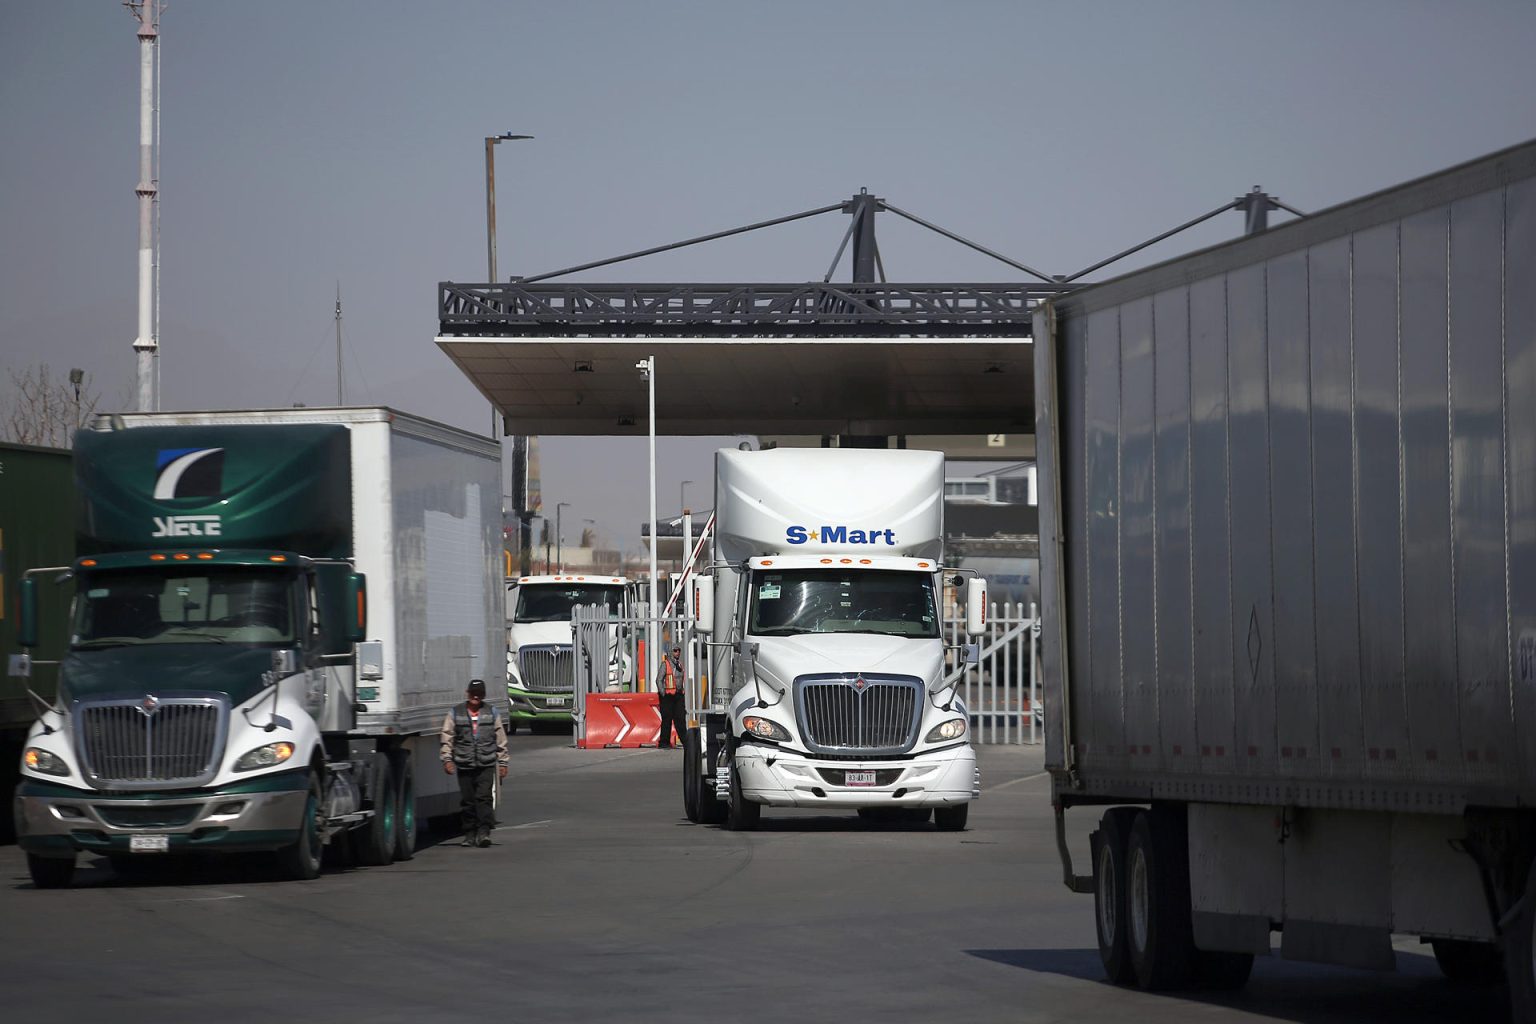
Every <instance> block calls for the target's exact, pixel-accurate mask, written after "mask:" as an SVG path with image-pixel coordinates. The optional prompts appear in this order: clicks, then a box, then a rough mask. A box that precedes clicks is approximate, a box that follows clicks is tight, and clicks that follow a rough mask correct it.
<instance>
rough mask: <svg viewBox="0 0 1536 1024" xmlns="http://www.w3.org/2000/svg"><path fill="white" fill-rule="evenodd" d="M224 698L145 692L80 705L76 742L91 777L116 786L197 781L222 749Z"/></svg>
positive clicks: (204, 778) (205, 777)
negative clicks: (136, 696) (144, 694)
mask: <svg viewBox="0 0 1536 1024" xmlns="http://www.w3.org/2000/svg"><path fill="white" fill-rule="evenodd" d="M226 718H227V716H226V714H225V708H224V702H223V701H221V700H219V699H218V698H211V697H193V698H161V699H158V700H156V699H154V698H150V697H146V698H143V699H141V700H131V701H102V702H100V703H91V704H84V705H81V706H80V707H79V708H78V709H77V712H76V719H75V721H76V723H77V729H78V733H77V735H76V740H75V742H76V744H77V745H78V749H79V752H80V757H81V760H82V761H84V762H85V768H86V771H87V772H88V773H89V774H90V776H91V778H92V780H93V781H95V782H97V783H101V784H103V785H106V786H112V787H116V788H119V789H149V788H153V787H155V786H159V785H163V784H165V783H179V784H181V785H193V786H197V785H202V784H204V783H206V782H208V781H209V780H211V779H212V778H213V776H214V773H215V772H216V770H217V769H218V761H219V758H220V756H221V755H222V754H223V753H224V728H225V721H226Z"/></svg>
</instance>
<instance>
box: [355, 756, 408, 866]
mask: <svg viewBox="0 0 1536 1024" xmlns="http://www.w3.org/2000/svg"><path fill="white" fill-rule="evenodd" d="M389 761H390V759H389V755H388V754H386V753H384V752H383V751H377V752H375V753H374V755H373V779H372V783H373V784H372V785H371V786H370V787H369V790H368V792H369V793H370V795H371V796H372V798H373V817H371V818H369V819H368V821H367V822H366V823H365V824H364V825H363V826H362V827H361V828H359V829H358V830H357V831H356V832H354V833H353V834H352V838H353V840H354V842H353V844H352V848H353V849H354V850H355V851H356V853H357V862H358V863H359V864H364V865H367V866H369V867H379V866H382V865H384V864H388V863H389V862H390V861H392V860H394V859H395V840H396V835H395V831H396V829H395V812H396V810H398V803H399V802H398V800H397V799H396V798H395V792H396V790H395V771H394V768H393V766H392V765H391V764H390V763H389Z"/></svg>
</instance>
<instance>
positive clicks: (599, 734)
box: [580, 693, 661, 750]
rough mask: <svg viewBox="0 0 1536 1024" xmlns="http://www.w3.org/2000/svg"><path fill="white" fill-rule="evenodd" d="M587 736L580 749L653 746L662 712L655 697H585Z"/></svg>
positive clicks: (651, 694) (632, 695) (633, 695)
mask: <svg viewBox="0 0 1536 1024" xmlns="http://www.w3.org/2000/svg"><path fill="white" fill-rule="evenodd" d="M586 732H587V734H586V736H585V737H584V738H583V739H582V741H581V743H580V746H581V747H583V748H585V749H587V750H591V749H593V748H599V749H600V748H603V747H649V746H655V744H656V737H657V736H658V735H659V734H660V733H661V712H660V711H659V710H658V708H657V700H656V694H654V693H589V694H587V730H586Z"/></svg>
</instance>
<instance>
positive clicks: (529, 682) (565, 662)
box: [517, 644, 576, 693]
mask: <svg viewBox="0 0 1536 1024" xmlns="http://www.w3.org/2000/svg"><path fill="white" fill-rule="evenodd" d="M572 664H573V662H572V660H571V648H570V645H569V644H559V645H551V646H548V647H524V648H522V649H521V650H520V651H518V652H517V667H518V670H519V671H520V672H521V673H522V676H523V689H525V690H531V691H533V692H534V693H570V692H571V691H572V690H574V689H575V688H576V686H575V681H574V680H575V671H574V669H573V668H572Z"/></svg>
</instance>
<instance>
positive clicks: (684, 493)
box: [678, 480, 693, 512]
mask: <svg viewBox="0 0 1536 1024" xmlns="http://www.w3.org/2000/svg"><path fill="white" fill-rule="evenodd" d="M691 483H693V481H692V480H684V481H683V485H682V486H681V487H679V488H678V491H679V492H680V494H679V501H680V502H681V504H679V505H678V511H680V512H687V511H688V485H689V484H691Z"/></svg>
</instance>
